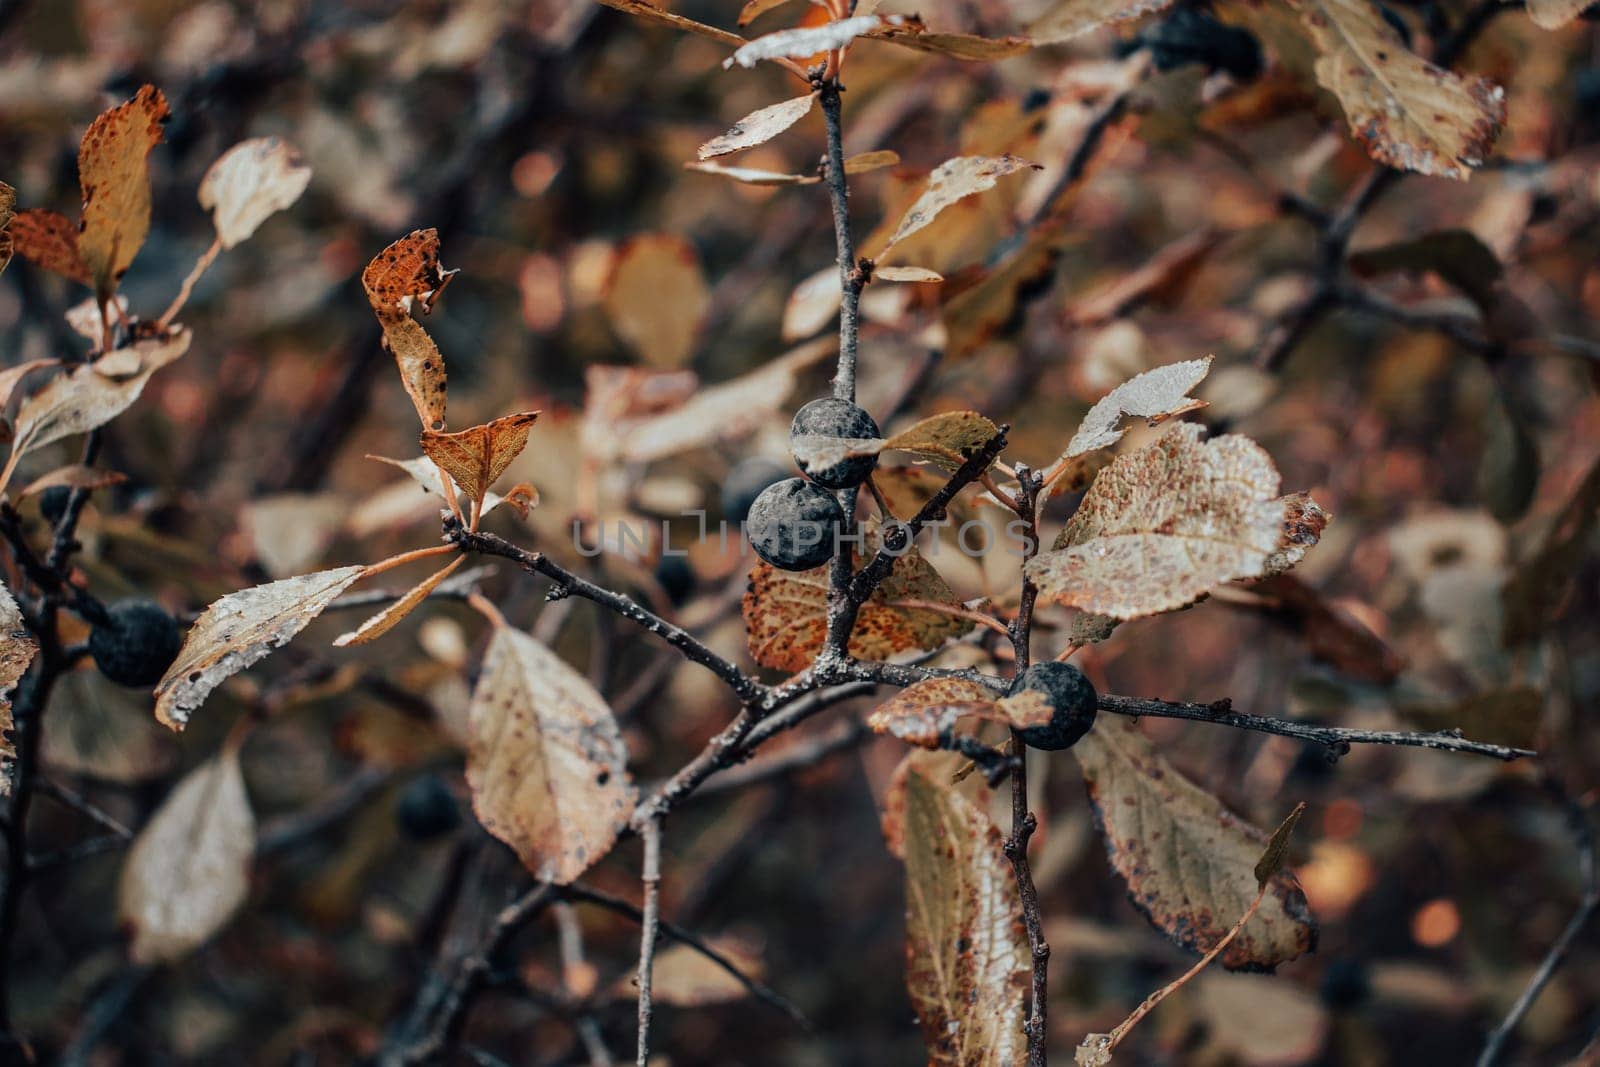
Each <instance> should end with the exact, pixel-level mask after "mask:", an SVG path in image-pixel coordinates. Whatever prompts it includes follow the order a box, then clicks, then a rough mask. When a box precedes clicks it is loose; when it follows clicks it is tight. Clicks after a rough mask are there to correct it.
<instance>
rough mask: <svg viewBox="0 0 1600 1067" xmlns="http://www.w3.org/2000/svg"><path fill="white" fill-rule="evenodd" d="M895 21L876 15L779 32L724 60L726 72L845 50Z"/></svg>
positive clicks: (859, 16)
mask: <svg viewBox="0 0 1600 1067" xmlns="http://www.w3.org/2000/svg"><path fill="white" fill-rule="evenodd" d="M893 21H895V19H894V18H890V19H883V18H880V17H879V16H877V15H858V16H857V17H855V18H848V19H840V20H839V21H837V22H829V23H826V24H824V25H822V26H802V27H800V28H799V29H793V30H779V31H778V32H777V33H769V34H767V35H766V36H764V37H757V38H756V39H755V40H753V41H750V42H748V43H745V44H744V45H743V46H742V47H740V49H739V50H738V51H737V52H735V53H733V55H731V56H729V57H728V58H727V59H724V60H723V61H722V66H723V68H724V69H727V68H729V67H732V66H733V65H734V64H735V63H737V64H738V65H739V66H741V67H747V68H748V67H754V66H755V65H756V64H757V63H760V62H761V61H762V60H764V59H784V58H799V59H805V58H806V57H808V56H814V55H816V54H817V53H818V52H828V51H831V50H833V49H835V48H843V47H844V46H845V45H847V44H849V43H850V42H851V41H853V40H855V39H856V38H857V37H860V36H861V35H862V34H864V33H866V32H868V31H869V30H874V29H877V28H878V27H879V26H881V25H883V24H884V23H886V22H893Z"/></svg>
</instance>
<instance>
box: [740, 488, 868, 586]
mask: <svg viewBox="0 0 1600 1067" xmlns="http://www.w3.org/2000/svg"><path fill="white" fill-rule="evenodd" d="M843 523H844V512H843V511H842V510H841V509H840V507H839V502H838V501H837V500H835V499H834V498H833V494H832V493H830V492H828V491H827V490H826V489H824V488H822V487H821V486H820V485H814V484H812V483H811V482H808V481H806V480H805V479H804V478H786V479H784V480H783V481H781V482H778V483H777V484H776V485H771V486H768V487H767V488H766V490H764V491H763V492H762V494H761V495H760V496H758V497H756V502H755V503H754V504H752V505H751V506H750V517H749V518H748V519H747V520H746V521H745V535H746V536H747V537H749V538H750V547H751V548H753V549H755V550H756V555H758V556H760V557H761V558H762V559H764V560H766V561H767V562H768V563H770V564H772V565H773V566H774V567H777V568H778V569H779V570H785V571H808V570H811V569H812V568H814V567H820V566H822V565H823V564H824V563H826V562H828V560H830V559H832V558H833V553H834V551H835V550H836V549H837V548H838V531H839V527H840V526H841V525H843Z"/></svg>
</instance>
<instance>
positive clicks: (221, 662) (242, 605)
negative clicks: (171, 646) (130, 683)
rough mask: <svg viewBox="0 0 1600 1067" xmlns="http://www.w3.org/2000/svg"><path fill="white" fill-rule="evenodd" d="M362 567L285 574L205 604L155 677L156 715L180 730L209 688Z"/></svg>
mask: <svg viewBox="0 0 1600 1067" xmlns="http://www.w3.org/2000/svg"><path fill="white" fill-rule="evenodd" d="M363 570H364V568H362V567H337V568H335V569H333V570H327V571H317V572H316V573H315V574H305V575H301V576H300V577H298V578H284V579H283V580H281V581H276V582H268V583H267V584H265V585H258V586H254V587H252V588H250V589H241V590H240V591H239V592H237V593H229V594H228V595H227V596H225V597H223V598H222V599H220V600H218V601H217V602H216V603H214V604H212V605H211V606H210V607H208V608H206V610H205V613H204V614H202V615H201V616H200V618H199V619H197V620H195V624H194V626H193V627H191V628H190V630H189V633H188V635H187V636H186V637H185V638H184V639H183V648H182V649H180V650H179V652H178V658H177V659H176V660H175V661H173V664H172V666H171V667H170V668H169V669H168V670H167V673H166V674H165V675H164V676H163V677H162V679H161V681H159V682H157V683H156V718H157V719H158V720H160V722H161V723H162V724H163V725H165V726H168V727H170V728H172V729H174V730H182V729H183V728H184V727H185V726H187V725H188V723H189V716H190V715H192V714H194V710H195V709H196V708H198V707H199V706H200V705H201V704H202V703H204V702H205V699H206V697H207V696H209V695H210V693H211V691H212V690H213V689H215V688H216V687H217V686H219V685H221V684H222V683H223V681H225V680H226V679H228V678H230V677H232V676H233V675H235V674H238V673H239V672H240V671H242V670H244V669H245V668H246V667H249V666H250V665H251V664H252V663H256V662H258V661H259V660H262V659H265V658H266V657H267V656H269V655H271V654H272V652H273V651H275V650H276V649H279V648H282V647H283V646H284V645H286V644H288V643H289V641H290V639H291V638H293V637H294V635H295V634H297V633H299V632H300V631H301V630H304V629H305V628H306V626H307V625H309V624H310V622H311V620H312V619H315V618H316V617H317V616H318V615H321V614H322V610H323V609H324V608H326V607H327V606H328V605H329V604H330V603H332V602H333V600H334V598H336V597H337V596H339V594H340V593H343V592H344V591H345V590H346V589H348V588H350V586H351V585H353V584H355V581H356V579H358V578H360V577H361V573H362V571H363Z"/></svg>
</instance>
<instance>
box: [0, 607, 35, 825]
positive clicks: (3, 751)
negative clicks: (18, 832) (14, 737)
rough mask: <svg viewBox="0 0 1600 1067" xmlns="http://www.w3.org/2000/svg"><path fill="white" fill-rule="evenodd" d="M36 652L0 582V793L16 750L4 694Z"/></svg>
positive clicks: (6, 789) (7, 787)
mask: <svg viewBox="0 0 1600 1067" xmlns="http://www.w3.org/2000/svg"><path fill="white" fill-rule="evenodd" d="M38 651H39V642H38V641H36V640H35V639H34V637H33V635H32V634H30V633H29V632H28V628H27V626H26V625H24V624H23V621H22V609H21V608H19V607H17V602H16V600H15V599H13V598H12V596H11V590H9V589H7V588H6V587H5V586H4V585H0V796H10V795H11V763H12V761H13V760H15V759H16V758H17V751H16V749H15V748H14V747H12V744H11V738H10V737H9V736H8V735H9V734H10V733H11V728H12V724H11V700H10V699H9V698H8V697H7V696H5V694H6V693H8V692H10V690H11V689H12V688H13V687H14V686H16V684H17V682H18V681H20V680H21V678H22V676H23V675H24V674H25V673H27V670H28V665H29V664H30V663H32V662H33V657H34V656H35V655H36V654H37V653H38Z"/></svg>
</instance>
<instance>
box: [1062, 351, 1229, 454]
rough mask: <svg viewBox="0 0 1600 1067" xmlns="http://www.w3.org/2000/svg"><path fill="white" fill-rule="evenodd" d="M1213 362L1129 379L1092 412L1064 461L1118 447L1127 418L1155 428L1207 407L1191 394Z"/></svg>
mask: <svg viewBox="0 0 1600 1067" xmlns="http://www.w3.org/2000/svg"><path fill="white" fill-rule="evenodd" d="M1211 359H1212V357H1211V356H1206V357H1205V358H1204V359H1190V360H1185V361H1184V362H1182V363H1169V364H1168V365H1167V366H1165V367H1156V368H1155V369H1154V370H1147V371H1145V372H1144V373H1143V374H1140V375H1136V376H1134V377H1132V378H1129V379H1128V380H1127V381H1125V382H1123V383H1122V384H1121V385H1119V386H1117V387H1116V388H1115V389H1113V390H1111V392H1109V393H1107V394H1106V395H1105V396H1103V397H1101V398H1100V399H1099V400H1098V401H1097V402H1096V403H1095V405H1094V407H1092V408H1090V409H1089V413H1088V414H1087V415H1085V416H1084V417H1083V423H1082V424H1081V425H1079V427H1078V432H1077V433H1075V434H1073V435H1072V440H1071V441H1070V442H1068V443H1067V450H1066V452H1065V453H1064V454H1063V455H1062V457H1061V458H1062V459H1072V458H1073V457H1075V456H1081V455H1083V454H1084V453H1086V452H1092V451H1094V450H1095V449H1097V448H1109V447H1110V446H1111V445H1114V444H1116V443H1117V442H1118V441H1119V440H1121V439H1122V434H1123V431H1122V428H1121V425H1120V424H1121V422H1122V417H1123V416H1124V415H1131V416H1133V417H1134V418H1142V419H1148V420H1149V421H1150V422H1151V423H1152V424H1154V423H1157V422H1160V421H1161V420H1162V419H1170V418H1172V417H1173V416H1174V415H1182V414H1183V413H1184V412H1186V411H1193V410H1195V409H1196V408H1202V407H1205V401H1203V400H1196V399H1195V398H1194V397H1192V396H1189V395H1188V394H1189V390H1191V389H1193V388H1194V387H1195V386H1197V385H1199V384H1200V382H1201V380H1202V379H1203V378H1205V376H1206V373H1207V372H1208V371H1210V370H1211Z"/></svg>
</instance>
